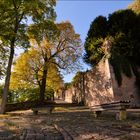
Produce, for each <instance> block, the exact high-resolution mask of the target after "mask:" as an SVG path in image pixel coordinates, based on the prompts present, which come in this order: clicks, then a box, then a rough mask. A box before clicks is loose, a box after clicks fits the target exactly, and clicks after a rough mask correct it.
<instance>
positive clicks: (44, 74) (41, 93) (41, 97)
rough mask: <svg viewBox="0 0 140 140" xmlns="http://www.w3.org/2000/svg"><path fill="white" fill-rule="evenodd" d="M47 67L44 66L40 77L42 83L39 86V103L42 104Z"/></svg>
mask: <svg viewBox="0 0 140 140" xmlns="http://www.w3.org/2000/svg"><path fill="white" fill-rule="evenodd" d="M47 72H48V71H47V66H46V65H44V69H43V76H42V82H41V86H40V102H41V103H43V102H44V100H45V90H46V79H47Z"/></svg>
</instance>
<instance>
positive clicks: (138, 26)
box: [85, 9, 140, 87]
mask: <svg viewBox="0 0 140 140" xmlns="http://www.w3.org/2000/svg"><path fill="white" fill-rule="evenodd" d="M97 20H98V22H97ZM104 26H105V30H102V28H101V24H100V18H96V19H95V20H94V21H93V22H92V24H91V27H90V29H89V32H88V36H87V39H86V42H85V50H86V54H85V58H86V62H88V63H90V64H91V65H96V64H97V63H98V62H99V61H100V60H101V59H102V58H103V57H104V55H105V52H104V50H103V49H102V45H103V42H104V41H105V39H110V41H111V43H112V47H111V51H110V53H111V57H110V62H111V64H112V66H113V68H114V72H115V76H116V80H117V81H118V84H119V86H120V85H121V83H122V73H124V74H125V75H126V76H128V77H131V75H132V73H131V72H132V71H133V73H134V74H135V76H136V83H137V84H139V87H140V73H139V72H138V68H137V67H139V66H140V61H139V55H140V47H139V46H140V43H139V37H140V16H139V15H136V14H135V13H134V12H133V11H132V10H129V9H127V10H119V11H116V12H114V13H112V14H110V15H109V17H108V20H107V21H106V22H105V23H104ZM93 27H94V28H93ZM106 29H107V30H106ZM90 32H93V33H92V35H90V34H89V33H90ZM104 32H105V33H104ZM98 33H99V34H98ZM89 40H90V42H89Z"/></svg>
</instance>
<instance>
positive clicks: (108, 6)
mask: <svg viewBox="0 0 140 140" xmlns="http://www.w3.org/2000/svg"><path fill="white" fill-rule="evenodd" d="M131 2H132V0H87V1H86V0H81V1H80V0H58V1H57V5H56V9H55V10H56V13H57V22H61V21H66V20H68V21H70V22H71V23H72V25H73V26H74V29H75V31H76V32H77V33H79V34H80V35H81V39H82V42H83V43H84V41H85V38H86V35H87V32H88V30H89V27H90V23H91V22H92V21H93V20H94V19H95V18H96V17H97V16H99V15H103V16H108V14H110V13H112V12H114V11H116V10H119V9H126V8H127V6H128V5H129V4H130V3H131ZM83 66H84V70H87V69H89V67H88V66H87V65H86V64H83ZM73 76H74V73H72V74H68V75H64V81H65V82H70V81H71V80H72V78H73Z"/></svg>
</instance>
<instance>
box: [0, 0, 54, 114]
mask: <svg viewBox="0 0 140 140" xmlns="http://www.w3.org/2000/svg"><path fill="white" fill-rule="evenodd" d="M54 6H55V0H41V1H40V0H36V1H34V0H30V1H27V0H1V1H0V28H1V29H0V40H1V41H2V43H3V44H4V46H7V47H9V49H10V54H9V60H8V66H7V71H6V78H5V85H4V90H3V97H2V104H1V108H0V113H4V110H5V105H6V100H7V93H8V90H9V83H10V75H11V67H12V62H13V57H14V51H15V47H16V46H19V47H23V48H27V47H28V46H29V44H28V36H27V29H28V24H29V22H33V23H40V22H43V21H46V20H54V18H55V13H54V9H53V8H54Z"/></svg>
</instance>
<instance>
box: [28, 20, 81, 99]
mask: <svg viewBox="0 0 140 140" xmlns="http://www.w3.org/2000/svg"><path fill="white" fill-rule="evenodd" d="M54 27H55V26H53V32H52V31H50V32H48V33H47V32H46V31H44V30H43V31H42V30H40V31H39V32H37V33H38V34H37V36H36V32H35V29H37V27H36V25H32V26H31V30H30V32H29V34H30V40H31V45H32V46H34V48H35V49H36V50H37V51H38V54H39V55H41V56H42V61H43V63H44V65H43V68H42V71H43V75H42V78H41V81H40V82H39V84H40V101H41V102H42V101H43V100H44V93H45V89H46V78H47V74H48V68H49V67H50V65H52V64H55V65H56V66H57V67H58V68H59V69H62V70H66V71H67V72H70V71H73V70H75V69H77V68H78V67H79V65H78V59H79V57H80V55H81V53H82V46H81V40H80V36H79V34H77V33H75V31H74V29H73V26H72V25H71V23H70V22H62V23H60V24H57V25H56V27H55V28H54ZM54 29H55V30H54ZM32 30H33V31H32ZM54 31H55V32H54ZM47 35H49V36H47ZM39 37H40V38H39Z"/></svg>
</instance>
